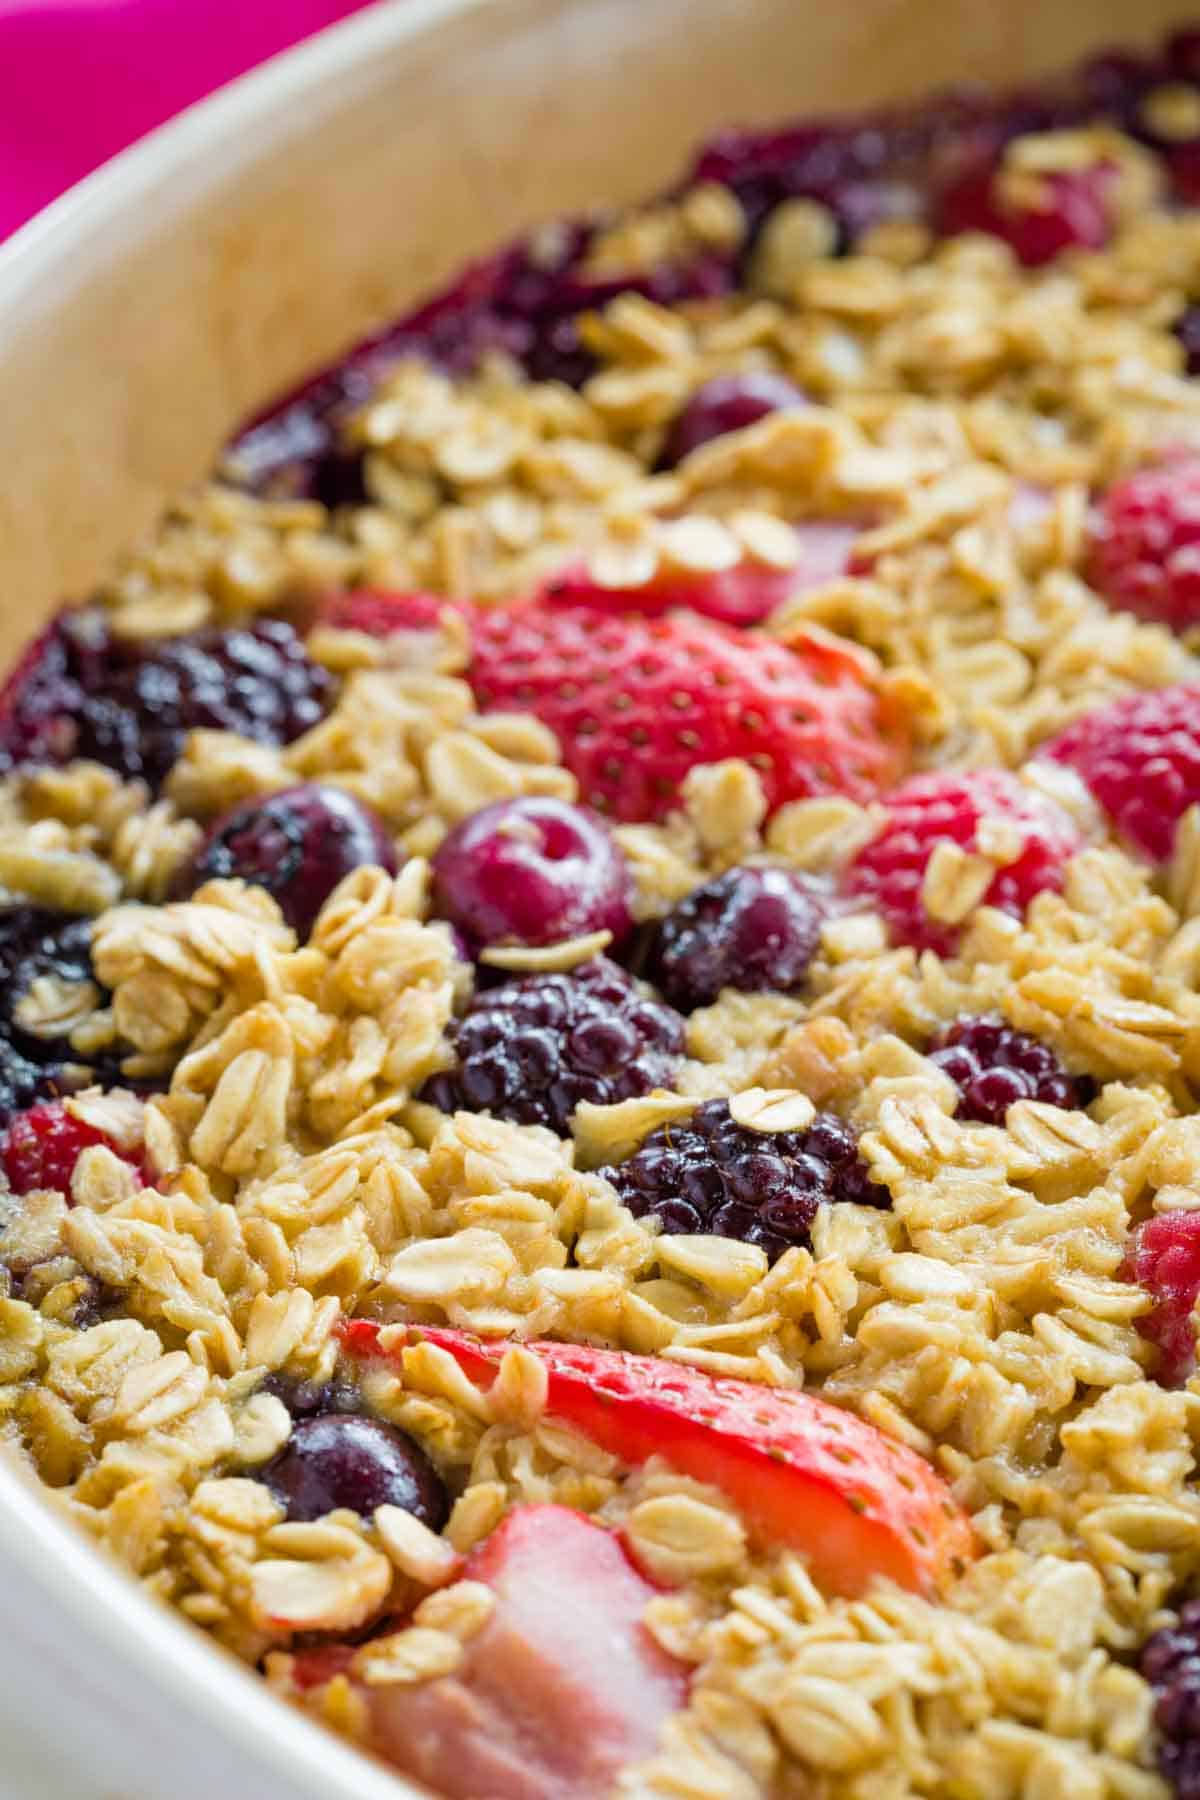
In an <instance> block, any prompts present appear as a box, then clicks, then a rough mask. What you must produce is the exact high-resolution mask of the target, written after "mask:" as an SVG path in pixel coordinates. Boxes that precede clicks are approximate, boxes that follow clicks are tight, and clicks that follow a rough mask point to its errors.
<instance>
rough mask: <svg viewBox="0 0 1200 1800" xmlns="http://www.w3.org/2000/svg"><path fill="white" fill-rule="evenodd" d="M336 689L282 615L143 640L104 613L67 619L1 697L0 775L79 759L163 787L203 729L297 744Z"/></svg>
mask: <svg viewBox="0 0 1200 1800" xmlns="http://www.w3.org/2000/svg"><path fill="white" fill-rule="evenodd" d="M330 691H331V679H330V677H329V675H328V674H327V673H326V671H325V670H324V669H322V668H321V667H319V665H318V664H316V663H314V662H312V661H311V659H310V658H309V656H308V655H307V653H306V652H305V649H304V646H303V644H302V643H301V641H300V639H299V638H298V637H297V635H296V633H295V631H294V630H293V628H292V626H291V625H289V624H287V623H286V622H285V621H284V620H282V619H259V620H257V621H256V622H255V623H254V624H252V625H243V626H236V627H230V628H229V629H227V630H218V629H215V628H214V629H209V630H204V631H193V632H189V633H186V634H185V635H183V636H181V637H174V638H156V639H153V640H148V641H146V642H135V641H132V640H128V641H127V640H125V639H122V638H118V637H115V636H114V635H113V633H112V632H111V631H110V630H109V627H108V623H107V621H106V619H105V617H104V615H103V613H101V612H99V611H98V610H97V609H96V608H85V609H83V610H80V611H68V612H64V613H61V614H60V615H59V617H58V618H57V619H56V620H55V621H54V623H53V624H52V625H51V626H50V627H49V629H48V630H47V631H46V632H44V633H43V635H42V637H41V638H40V639H39V640H38V642H37V644H35V646H34V648H33V650H32V651H31V652H30V654H29V656H28V657H26V659H25V662H24V663H23V664H22V665H21V667H20V668H19V669H18V670H17V672H16V675H15V676H14V677H13V679H12V680H11V681H10V682H9V684H8V686H7V688H6V689H5V690H4V693H3V695H2V696H0V772H2V771H3V770H5V769H11V768H13V767H15V766H16V765H18V764H20V763H37V762H49V763H60V762H66V761H69V760H70V759H71V758H72V757H77V756H78V757H87V758H89V759H90V760H91V761H93V762H99V763H103V764H105V766H106V767H107V768H110V769H115V770H116V771H117V773H118V774H119V775H123V776H125V777H127V778H130V779H132V778H133V777H135V776H140V777H141V778H142V779H143V780H145V781H147V782H149V784H150V786H151V787H153V788H157V787H158V786H160V785H161V783H162V782H163V780H164V779H165V777H166V776H167V774H168V772H169V771H170V769H171V767H172V765H173V763H174V762H175V760H176V758H177V757H178V755H179V752H180V750H181V749H182V748H183V741H184V738H185V737H186V736H187V733H188V732H189V731H193V730H195V729H196V727H197V726H207V727H210V728H212V729H215V730H219V731H236V732H239V733H240V734H241V735H242V736H243V737H248V738H253V739H254V740H255V741H256V742H258V743H260V744H286V743H290V742H291V740H292V739H293V738H296V737H299V736H300V734H301V732H303V731H307V730H308V728H309V727H310V726H311V725H315V724H316V723H317V721H318V720H319V719H320V718H321V717H322V716H323V714H324V712H325V707H326V703H327V701H328V698H329V694H330Z"/></svg>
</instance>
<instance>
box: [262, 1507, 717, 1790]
mask: <svg viewBox="0 0 1200 1800" xmlns="http://www.w3.org/2000/svg"><path fill="white" fill-rule="evenodd" d="M464 1576H465V1579H467V1580H468V1581H478V1582H482V1583H483V1584H485V1585H486V1586H487V1587H489V1588H491V1590H492V1592H493V1594H494V1595H495V1607H494V1610H493V1612H492V1614H491V1616H490V1618H489V1620H488V1622H487V1623H486V1624H485V1625H484V1627H483V1629H482V1630H481V1631H480V1632H478V1633H477V1634H476V1636H475V1637H473V1638H471V1639H470V1640H469V1641H468V1643H467V1646H466V1653H465V1656H464V1660H463V1662H462V1663H461V1664H460V1666H459V1668H458V1669H457V1670H456V1671H455V1672H454V1673H453V1674H452V1675H444V1676H440V1677H438V1678H437V1679H435V1680H432V1681H426V1682H418V1683H411V1684H410V1683H406V1684H403V1685H399V1684H394V1683H393V1684H390V1685H386V1686H375V1687H372V1686H368V1685H366V1684H365V1683H364V1682H361V1681H360V1680H359V1678H358V1677H357V1676H356V1674H355V1671H354V1669H353V1667H352V1664H353V1659H354V1657H355V1654H356V1652H355V1651H354V1650H353V1649H351V1648H349V1647H345V1646H340V1647H338V1648H337V1649H333V1650H331V1649H329V1648H325V1647H322V1648H318V1649H316V1650H311V1651H303V1652H301V1653H300V1655H298V1656H297V1658H296V1661H295V1666H294V1669H293V1674H292V1679H293V1682H294V1684H295V1687H296V1688H297V1690H298V1691H300V1692H301V1693H303V1692H304V1691H305V1690H308V1689H311V1688H312V1687H314V1686H315V1685H317V1684H318V1683H321V1682H325V1681H328V1680H329V1679H330V1677H331V1676H333V1675H335V1674H340V1673H343V1672H345V1673H347V1675H348V1678H349V1679H350V1681H351V1682H352V1683H353V1684H354V1685H355V1687H356V1690H357V1691H358V1693H359V1694H360V1696H361V1698H362V1700H363V1702H364V1704H365V1706H366V1708H367V1717H368V1720H369V1734H370V1735H369V1742H370V1745H371V1748H372V1749H373V1750H375V1751H376V1753H377V1754H378V1755H380V1756H382V1757H384V1758H385V1759H386V1760H387V1761H388V1762H390V1763H391V1764H393V1765H394V1766H395V1767H396V1768H397V1769H400V1770H402V1771H403V1772H404V1773H405V1774H406V1775H412V1776H415V1777H416V1778H417V1779H418V1780H420V1781H423V1782H426V1783H428V1785H429V1786H430V1787H431V1788H433V1789H435V1790H436V1791H437V1792H438V1793H440V1794H445V1795H447V1796H448V1797H449V1800H479V1797H480V1796H487V1800H605V1797H606V1796H607V1795H609V1794H610V1793H611V1792H612V1786H613V1782H614V1780H615V1778H616V1776H617V1773H618V1771H619V1770H620V1769H621V1768H622V1767H625V1766H627V1765H628V1764H630V1763H634V1762H637V1761H639V1760H640V1759H641V1758H643V1757H645V1756H648V1755H650V1754H651V1753H652V1752H653V1750H654V1749H655V1747H656V1745H657V1741H658V1734H659V1729H660V1727H661V1725H662V1723H663V1721H664V1720H665V1719H666V1718H667V1717H668V1716H669V1715H670V1714H671V1713H673V1712H675V1711H677V1710H678V1709H679V1708H680V1707H681V1706H683V1704H684V1703H685V1701H686V1699H687V1686H688V1673H687V1670H686V1669H685V1668H684V1667H683V1665H682V1664H680V1663H678V1662H676V1661H675V1660H674V1659H673V1658H672V1657H669V1656H668V1655H667V1654H666V1652H665V1651H663V1650H661V1649H660V1648H659V1646H658V1645H657V1643H656V1642H655V1641H654V1639H653V1638H652V1637H651V1636H650V1634H649V1632H648V1631H647V1630H646V1628H645V1626H644V1625H643V1624H642V1622H641V1621H642V1614H643V1613H644V1611H645V1608H646V1604H647V1602H648V1601H649V1600H651V1599H652V1598H653V1597H654V1593H655V1589H654V1588H653V1587H652V1586H651V1584H650V1583H649V1582H648V1581H647V1580H646V1579H645V1578H644V1577H643V1576H642V1575H641V1574H639V1573H638V1571H637V1570H636V1569H635V1568H634V1567H633V1565H632V1563H631V1562H630V1561H629V1559H628V1557H627V1556H626V1555H625V1552H624V1550H623V1549H622V1547H621V1544H620V1541H619V1539H618V1538H617V1537H615V1536H614V1534H613V1533H612V1532H611V1531H606V1530H605V1529H604V1527H603V1526H601V1525H597V1524H595V1523H594V1521H593V1520H591V1519H588V1518H585V1517H584V1515H583V1514H582V1513H578V1512H574V1511H572V1510H571V1509H570V1508H568V1507H565V1506H521V1507H517V1508H515V1509H514V1510H513V1511H512V1512H510V1513H509V1514H508V1516H507V1518H505V1519H504V1521H503V1522H502V1523H501V1524H500V1525H499V1526H498V1527H497V1529H496V1530H495V1531H494V1532H493V1533H492V1535H491V1537H489V1538H488V1539H487V1541H486V1543H484V1544H483V1545H482V1546H481V1547H480V1549H478V1550H477V1551H476V1552H475V1553H474V1555H473V1556H472V1557H471V1558H470V1559H469V1560H468V1563H467V1566H466V1569H465V1570H464ZM367 1654H369V1648H368V1652H367Z"/></svg>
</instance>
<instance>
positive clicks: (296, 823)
mask: <svg viewBox="0 0 1200 1800" xmlns="http://www.w3.org/2000/svg"><path fill="white" fill-rule="evenodd" d="M366 863H372V864H374V865H376V866H377V867H379V868H381V869H386V870H387V872H388V874H389V875H394V874H395V873H396V866H397V865H396V851H395V847H394V845H393V843H392V839H391V836H390V834H389V832H388V829H387V826H386V825H385V824H384V822H383V820H382V819H381V818H380V817H379V814H378V813H376V812H373V811H372V810H371V808H370V807H369V806H365V805H364V804H363V802H362V801H361V800H358V799H356V798H355V796H354V795H353V794H350V793H347V791H346V789H345V788H339V787H333V786H331V785H330V784H328V783H326V782H319V781H310V782H305V783H304V784H303V786H301V787H294V788H283V789H281V790H280V792H279V793H277V794H268V795H267V797H266V798H265V799H263V800H247V801H245V802H244V803H243V805H241V806H235V807H234V808H233V810H232V811H231V812H227V813H226V814H225V815H224V816H223V817H222V818H220V819H218V820H217V821H216V823H215V824H214V825H213V826H212V827H211V828H210V830H209V831H208V833H207V835H206V836H205V838H204V839H203V840H202V842H201V843H200V845H199V847H198V849H197V850H196V852H195V854H194V855H193V856H192V857H191V858H190V860H189V861H188V862H187V864H186V865H185V866H184V868H183V869H182V870H181V871H180V873H179V875H178V877H177V879H176V890H175V891H176V894H177V896H179V897H183V896H185V895H187V894H191V893H194V892H195V890H196V889H197V888H198V887H200V886H202V885H203V883H204V882H206V881H226V880H232V879H235V878H237V879H240V880H242V881H249V882H253V884H254V885H255V887H262V888H266V890H267V892H268V893H269V894H271V895H273V896H274V898H275V900H276V902H277V903H278V906H279V910H280V911H281V912H282V914H283V916H284V918H285V919H286V920H287V922H288V924H289V925H290V926H291V927H292V930H293V931H294V932H295V933H296V935H297V937H299V938H306V937H307V936H308V934H309V932H310V931H311V930H312V928H313V924H314V922H315V920H316V917H317V914H318V913H319V912H320V910H321V908H322V907H323V906H324V904H325V902H326V900H328V898H329V896H330V894H331V893H332V892H333V890H334V888H335V887H336V886H337V884H338V882H339V881H341V879H342V877H343V876H344V875H348V874H349V873H350V871H351V870H352V869H359V868H362V866H363V865H364V864H366Z"/></svg>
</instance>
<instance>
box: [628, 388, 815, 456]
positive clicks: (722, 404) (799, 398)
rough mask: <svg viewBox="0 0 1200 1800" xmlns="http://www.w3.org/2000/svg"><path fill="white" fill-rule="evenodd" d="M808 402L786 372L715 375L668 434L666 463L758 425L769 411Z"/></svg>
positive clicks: (682, 413) (665, 447)
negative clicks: (781, 373)
mask: <svg viewBox="0 0 1200 1800" xmlns="http://www.w3.org/2000/svg"><path fill="white" fill-rule="evenodd" d="M805 405H807V396H806V395H805V394H802V393H801V391H800V389H799V388H798V387H796V386H795V385H794V384H793V383H792V382H790V381H789V380H788V379H787V377H786V376H785V375H773V374H772V373H771V372H770V371H769V370H763V369H751V370H748V371H747V372H746V374H744V375H715V376H714V377H713V379H712V380H711V381H706V382H705V383H704V385H703V386H702V387H699V388H697V389H696V391H695V393H694V394H693V395H692V396H691V398H690V399H689V401H688V402H687V405H686V406H685V407H684V408H683V411H682V412H681V413H680V414H679V416H678V418H677V419H676V420H675V423H674V424H673V425H672V427H671V429H670V431H669V433H668V434H667V441H666V444H665V445H664V447H663V453H662V462H663V466H664V467H665V468H668V469H673V468H674V467H675V464H676V463H680V462H682V461H683V459H684V457H685V456H689V455H690V454H691V452H692V451H693V450H698V449H699V448H700V446H701V444H707V443H709V442H710V441H711V440H712V439H713V438H716V437H724V435H725V433H726V432H727V431H741V430H743V429H744V428H745V427H746V426H747V425H756V424H757V423H758V421H759V419H765V418H766V417H767V416H768V414H770V413H774V412H780V411H783V410H785V409H786V408H788V407H795V406H805Z"/></svg>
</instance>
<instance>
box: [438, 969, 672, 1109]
mask: <svg viewBox="0 0 1200 1800" xmlns="http://www.w3.org/2000/svg"><path fill="white" fill-rule="evenodd" d="M454 1047H455V1050H456V1051H457V1054H458V1061H457V1064H456V1066H455V1067H454V1068H453V1069H450V1070H448V1071H447V1072H446V1073H444V1074H441V1075H435V1076H433V1077H432V1079H431V1080H430V1081H428V1082H427V1083H426V1084H425V1087H424V1089H423V1090H422V1094H421V1098H422V1099H423V1100H425V1101H427V1102H428V1103H429V1104H430V1105H433V1106H438V1107H440V1108H441V1109H442V1111H443V1112H454V1111H456V1110H457V1109H459V1108H465V1109H466V1110H467V1111H469V1112H490V1113H494V1114H495V1115H496V1117H497V1118H500V1119H511V1120H513V1122H514V1123H515V1124H518V1125H548V1126H549V1127H550V1129H551V1130H552V1131H558V1132H562V1133H564V1134H565V1133H566V1132H567V1130H568V1129H569V1122H570V1118H571V1114H572V1113H573V1112H574V1111H575V1108H576V1107H577V1106H578V1105H579V1103H580V1101H581V1100H592V1101H596V1102H597V1103H607V1102H611V1101H614V1100H632V1099H633V1098H635V1097H636V1096H637V1095H638V1094H648V1093H649V1092H650V1090H651V1088H655V1087H664V1086H669V1084H670V1082H671V1079H672V1076H673V1075H674V1072H675V1066H676V1060H677V1058H678V1057H679V1056H680V1055H681V1054H682V1051H683V1020H682V1019H681V1018H680V1017H679V1015H678V1014H677V1013H675V1012H672V1010H671V1008H670V1007H668V1006H663V1005H661V1004H660V1003H659V1002H658V1001H655V1000H646V999H643V997H642V995H641V994H640V993H639V991H638V989H637V987H636V985H635V984H634V981H633V979H632V977H631V976H629V975H627V974H626V973H625V971H624V969H619V968H618V967H617V966H616V964H615V963H611V962H609V960H608V958H607V957H603V956H598V957H596V958H595V959H594V960H593V961H592V962H588V963H584V964H583V965H582V966H581V967H580V968H577V969H572V970H571V972H570V974H566V975H529V976H526V977H524V978H523V979H520V980H516V981H505V982H502V983H501V985H500V986H499V987H494V988H488V989H485V990H484V991H483V992H482V993H478V994H476V996H475V998H474V1000H473V1001H472V1003H471V1007H470V1010H469V1011H468V1012H467V1014H466V1015H465V1017H464V1018H462V1019H461V1020H460V1021H459V1023H458V1025H457V1027H456V1028H455V1034H454Z"/></svg>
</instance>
